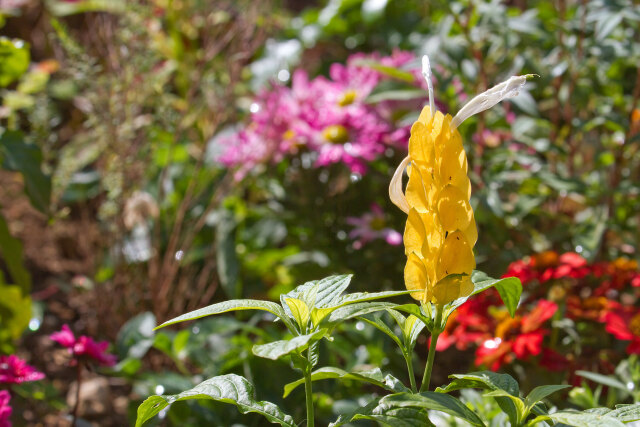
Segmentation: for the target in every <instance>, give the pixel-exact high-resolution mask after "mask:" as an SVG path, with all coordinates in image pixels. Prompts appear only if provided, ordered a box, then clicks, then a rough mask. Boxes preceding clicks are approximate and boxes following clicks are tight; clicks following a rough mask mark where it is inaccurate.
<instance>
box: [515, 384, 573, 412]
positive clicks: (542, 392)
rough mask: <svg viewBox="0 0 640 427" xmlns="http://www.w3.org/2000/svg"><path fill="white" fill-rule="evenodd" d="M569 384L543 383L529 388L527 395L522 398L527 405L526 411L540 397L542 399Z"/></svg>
mask: <svg viewBox="0 0 640 427" xmlns="http://www.w3.org/2000/svg"><path fill="white" fill-rule="evenodd" d="M568 387H570V386H568V385H543V386H539V387H536V388H534V389H533V390H531V392H530V393H529V394H528V395H527V397H526V398H525V399H524V404H525V405H526V406H527V412H529V411H530V410H531V408H533V405H535V404H536V403H538V402H539V401H541V400H542V399H544V398H545V397H547V396H549V395H551V394H553V393H555V392H557V391H560V390H563V389H565V388H568Z"/></svg>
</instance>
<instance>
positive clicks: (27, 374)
mask: <svg viewBox="0 0 640 427" xmlns="http://www.w3.org/2000/svg"><path fill="white" fill-rule="evenodd" d="M43 378H44V374H43V373H42V372H39V371H37V370H36V368H34V367H33V366H30V365H27V362H25V361H24V360H22V359H20V358H19V357H18V356H16V355H14V354H12V355H9V356H0V383H4V384H20V383H23V382H27V381H38V380H41V379H43Z"/></svg>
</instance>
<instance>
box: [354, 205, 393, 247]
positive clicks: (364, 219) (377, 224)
mask: <svg viewBox="0 0 640 427" xmlns="http://www.w3.org/2000/svg"><path fill="white" fill-rule="evenodd" d="M347 223H348V224H350V225H353V226H354V227H355V228H354V229H353V230H351V232H350V233H349V237H350V238H351V239H356V240H355V242H353V247H354V248H355V249H360V248H362V247H363V246H364V245H365V244H366V243H368V242H370V241H372V240H376V239H384V240H385V241H386V242H387V243H388V244H390V245H393V246H397V245H399V244H401V243H402V235H401V234H400V233H398V232H397V231H396V230H394V229H392V228H388V227H385V219H384V211H383V210H382V208H381V207H380V206H379V205H377V204H376V203H373V204H372V205H371V212H367V213H365V214H364V215H362V216H361V217H353V216H351V217H348V218H347Z"/></svg>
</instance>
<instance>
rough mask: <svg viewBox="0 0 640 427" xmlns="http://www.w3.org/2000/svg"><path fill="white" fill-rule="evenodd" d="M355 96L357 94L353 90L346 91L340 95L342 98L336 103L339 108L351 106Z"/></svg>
mask: <svg viewBox="0 0 640 427" xmlns="http://www.w3.org/2000/svg"><path fill="white" fill-rule="evenodd" d="M357 95H358V94H357V93H356V91H355V90H348V91H346V92H345V93H344V94H343V95H342V98H340V100H339V101H338V105H340V106H341V107H346V106H347V105H351V104H353V102H354V101H355V100H356V96H357Z"/></svg>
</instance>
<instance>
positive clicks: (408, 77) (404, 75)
mask: <svg viewBox="0 0 640 427" xmlns="http://www.w3.org/2000/svg"><path fill="white" fill-rule="evenodd" d="M354 64H355V65H361V66H363V67H369V68H371V69H373V70H376V71H378V72H380V73H382V74H384V75H386V76H389V77H392V78H394V79H398V80H402V81H405V82H407V83H413V82H414V81H415V77H413V74H411V73H409V72H408V71H403V70H399V69H397V68H394V67H389V66H386V65H382V64H381V63H379V62H375V61H372V60H367V59H362V60H357V61H354Z"/></svg>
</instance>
